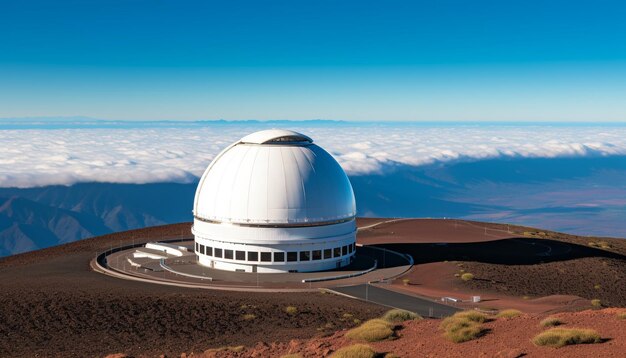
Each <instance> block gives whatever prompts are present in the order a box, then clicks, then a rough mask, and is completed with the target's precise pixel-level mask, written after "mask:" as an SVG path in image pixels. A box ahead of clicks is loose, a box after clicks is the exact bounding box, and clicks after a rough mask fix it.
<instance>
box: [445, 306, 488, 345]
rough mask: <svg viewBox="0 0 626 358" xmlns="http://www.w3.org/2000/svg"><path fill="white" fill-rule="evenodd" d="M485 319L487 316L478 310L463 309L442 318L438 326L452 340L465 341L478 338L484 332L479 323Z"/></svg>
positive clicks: (456, 341)
mask: <svg viewBox="0 0 626 358" xmlns="http://www.w3.org/2000/svg"><path fill="white" fill-rule="evenodd" d="M486 320H487V316H485V315H484V314H482V313H480V312H476V311H463V312H458V313H455V314H454V315H453V316H452V317H448V318H446V319H444V320H443V321H442V322H441V325H440V326H439V328H440V329H442V330H443V331H444V336H445V337H446V338H448V339H449V340H451V341H452V342H454V343H461V342H467V341H470V340H472V339H476V338H479V337H480V336H482V335H483V334H484V333H485V329H484V328H483V327H482V325H481V323H483V322H485V321H486Z"/></svg>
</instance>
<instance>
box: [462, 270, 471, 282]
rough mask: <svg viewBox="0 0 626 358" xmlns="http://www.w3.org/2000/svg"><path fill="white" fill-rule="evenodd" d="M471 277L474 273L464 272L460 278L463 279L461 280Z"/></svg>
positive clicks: (469, 279) (467, 279)
mask: <svg viewBox="0 0 626 358" xmlns="http://www.w3.org/2000/svg"><path fill="white" fill-rule="evenodd" d="M473 279H474V275H473V274H471V273H469V272H466V273H464V274H462V275H461V280H463V281H471V280H473Z"/></svg>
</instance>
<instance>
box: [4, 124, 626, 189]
mask: <svg viewBox="0 0 626 358" xmlns="http://www.w3.org/2000/svg"><path fill="white" fill-rule="evenodd" d="M285 125H286V126H289V124H288V123H286V124H285ZM262 128H265V127H264V126H262V125H255V124H230V125H208V126H201V127H197V128H189V127H187V128H183V127H181V128H145V129H109V128H107V129H56V130H47V129H40V130H39V129H28V130H0V187H33V186H43V185H52V184H62V185H69V184H74V183H77V182H91V181H97V182H116V183H150V182H166V181H167V182H189V181H192V180H194V179H195V178H196V177H198V176H200V175H201V174H202V172H203V171H204V169H205V168H206V166H207V165H208V164H209V162H210V161H211V159H212V158H213V157H214V156H215V155H216V154H217V153H218V152H219V151H220V150H221V149H222V148H224V147H226V146H227V145H228V144H230V143H231V142H233V141H235V140H237V139H238V138H240V137H242V136H244V135H245V134H247V133H250V132H252V131H255V130H258V129H262ZM290 129H294V130H296V131H300V132H303V133H305V134H307V135H309V136H311V137H312V138H313V139H314V140H315V142H316V143H317V144H319V145H321V146H322V147H324V148H325V149H326V150H328V151H329V152H331V153H332V154H333V155H334V156H335V158H336V159H337V160H338V161H339V163H340V164H341V165H342V166H343V168H344V169H345V170H346V171H347V172H348V174H351V175H359V174H367V173H381V171H382V170H384V168H386V166H387V165H394V164H406V165H414V166H418V165H424V164H429V163H433V162H437V161H444V162H445V161H454V160H477V159H488V158H497V157H503V156H508V157H559V156H589V155H599V156H600V155H626V126H609V127H601V126H598V127H590V126H539V125H538V126H529V125H522V126H510V125H506V126H497V125H493V126H492V125H480V126H478V125H475V126H463V125H458V126H452V125H447V126H424V125H392V124H385V125H371V124H370V125H359V124H355V125H345V124H344V125H333V124H326V125H314V126H311V127H303V126H302V125H301V124H299V125H298V126H297V127H294V128H290Z"/></svg>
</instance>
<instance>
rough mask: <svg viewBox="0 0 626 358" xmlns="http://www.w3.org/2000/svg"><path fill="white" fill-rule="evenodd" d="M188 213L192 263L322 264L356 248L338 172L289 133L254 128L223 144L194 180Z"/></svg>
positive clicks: (341, 260) (351, 207)
mask: <svg viewBox="0 0 626 358" xmlns="http://www.w3.org/2000/svg"><path fill="white" fill-rule="evenodd" d="M193 214H194V224H193V228H192V233H193V235H194V237H195V251H196V254H197V255H198V262H199V263H200V264H201V265H205V266H208V267H212V268H215V269H221V270H230V271H245V272H267V273H269V272H310V271H321V270H329V269H335V268H339V267H342V266H345V265H348V264H349V263H350V262H351V261H352V258H353V256H354V253H355V250H356V246H355V240H356V224H355V215H356V206H355V201H354V193H353V191H352V186H351V185H350V181H349V179H348V177H347V176H346V173H345V172H344V171H343V169H342V168H341V166H340V165H339V163H337V161H336V160H335V159H334V158H333V157H332V156H331V155H330V154H328V152H326V151H325V150H324V149H322V148H320V147H319V146H317V145H315V144H313V140H312V139H311V138H309V137H307V136H305V135H303V134H300V133H297V132H293V131H288V130H280V129H271V130H263V131H259V132H256V133H252V134H250V135H248V136H245V137H243V138H241V139H240V140H239V141H237V142H235V143H233V144H231V145H230V146H228V147H227V148H226V149H224V150H223V151H222V152H221V153H220V154H218V155H217V156H216V157H215V159H214V160H213V161H212V162H211V164H210V165H209V167H208V168H207V169H206V171H205V172H204V174H203V175H202V178H201V179H200V183H199V184H198V189H197V190H196V196H195V200H194V207H193Z"/></svg>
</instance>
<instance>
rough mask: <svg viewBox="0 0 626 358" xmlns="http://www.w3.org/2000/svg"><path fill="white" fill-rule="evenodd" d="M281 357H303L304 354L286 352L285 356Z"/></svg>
mask: <svg viewBox="0 0 626 358" xmlns="http://www.w3.org/2000/svg"><path fill="white" fill-rule="evenodd" d="M280 358H302V356H301V355H300V354H298V353H291V354H285V355H284V356H280Z"/></svg>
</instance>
